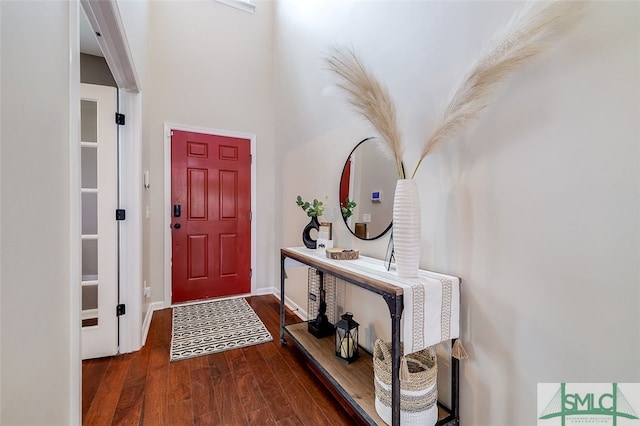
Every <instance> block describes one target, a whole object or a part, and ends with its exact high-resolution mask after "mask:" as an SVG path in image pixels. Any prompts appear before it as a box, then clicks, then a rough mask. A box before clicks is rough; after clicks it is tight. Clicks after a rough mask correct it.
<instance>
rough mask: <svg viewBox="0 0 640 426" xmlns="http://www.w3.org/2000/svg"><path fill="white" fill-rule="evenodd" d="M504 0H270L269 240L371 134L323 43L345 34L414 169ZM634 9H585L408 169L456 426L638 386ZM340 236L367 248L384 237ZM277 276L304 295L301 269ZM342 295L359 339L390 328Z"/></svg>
mask: <svg viewBox="0 0 640 426" xmlns="http://www.w3.org/2000/svg"><path fill="white" fill-rule="evenodd" d="M519 6H520V3H516V2H426V1H425V2H416V1H411V2H404V1H394V2H390V1H380V2H332V1H309V2H294V1H281V2H278V4H277V7H276V45H275V48H276V72H275V76H276V93H277V102H276V140H277V144H278V145H277V155H276V159H277V161H278V163H277V164H276V170H277V171H278V174H277V175H276V188H277V192H276V194H277V196H276V200H279V205H280V206H282V220H281V221H280V222H279V224H278V225H277V227H278V231H277V235H280V233H281V235H282V238H281V240H280V239H277V240H276V241H277V243H278V244H277V245H276V247H277V246H278V245H279V244H282V245H289V246H291V245H300V243H301V241H300V232H301V230H302V227H303V226H304V225H305V223H306V217H305V216H304V214H303V213H302V212H301V211H300V209H299V208H298V207H297V206H296V205H295V202H294V200H295V197H296V195H298V194H300V195H302V196H303V198H305V199H309V198H311V199H312V198H314V197H323V196H324V195H325V194H326V195H328V196H329V199H330V200H332V201H334V202H335V203H336V205H337V194H338V182H339V176H340V173H341V169H342V165H343V164H344V160H345V158H346V156H347V155H348V154H349V152H350V150H351V148H352V147H353V146H354V145H355V144H356V143H357V142H358V141H359V140H361V139H362V138H364V137H366V136H369V135H370V133H371V130H370V129H369V128H368V126H367V125H366V124H365V123H363V122H362V121H361V120H360V119H359V118H358V117H357V116H356V115H355V114H354V113H352V112H351V110H350V109H349V108H348V106H346V103H345V102H344V100H343V99H342V98H341V96H340V95H339V94H337V93H336V91H335V90H334V89H332V84H331V83H332V82H333V80H332V78H330V76H329V75H328V72H327V71H325V68H326V67H325V66H324V64H323V62H322V59H321V58H322V55H323V53H324V52H326V51H327V50H328V48H329V47H330V46H331V45H334V44H339V45H347V46H354V47H355V48H356V49H357V50H358V51H359V52H360V54H361V56H362V58H363V60H364V61H365V63H366V64H367V65H368V66H369V68H370V69H371V70H373V72H374V73H375V74H376V75H377V76H378V77H379V78H380V79H381V80H382V81H384V82H385V83H386V84H387V85H388V87H389V91H390V93H391V95H392V97H393V98H394V99H395V101H396V104H397V106H398V111H399V117H400V126H401V131H402V134H403V137H404V141H405V143H406V145H407V152H406V155H405V163H406V167H407V168H408V169H409V170H412V168H413V167H414V165H415V163H416V160H417V158H416V157H417V155H418V152H419V150H420V145H421V142H422V138H423V137H424V136H425V134H426V132H427V131H428V129H429V127H428V126H429V122H430V120H431V119H432V117H434V115H435V114H436V112H437V111H438V108H439V107H440V106H441V105H442V104H443V103H444V102H445V101H446V98H447V95H448V93H449V92H450V91H451V90H452V89H453V88H454V86H455V85H456V83H457V82H458V81H459V80H460V79H461V77H462V75H463V74H464V72H465V71H466V69H467V67H468V66H469V65H470V63H471V61H472V59H474V58H475V57H476V56H475V55H477V54H478V52H479V50H480V49H481V47H482V45H483V42H484V41H485V40H487V39H488V38H489V37H490V36H491V34H492V33H493V31H494V30H496V29H497V28H499V27H500V26H502V25H504V24H505V23H506V22H507V20H508V19H509V17H510V16H511V14H512V13H513V12H514V11H516V10H517V8H518V7H519ZM639 7H640V6H639V5H638V3H631V2H627V3H617V2H606V3H605V2H594V3H592V4H591V9H590V11H589V12H588V14H587V15H586V17H585V19H584V21H583V22H582V23H581V24H580V25H579V26H578V27H577V28H576V29H575V30H574V31H573V32H572V33H571V34H570V35H568V36H566V37H564V38H562V39H561V40H558V41H557V42H556V43H554V46H553V48H552V49H551V50H550V51H549V52H547V53H546V54H545V55H543V56H542V57H540V58H539V59H537V60H535V61H534V62H532V63H530V64H529V65H527V66H526V67H525V68H523V69H522V70H521V71H520V72H519V73H518V74H517V75H516V76H515V78H514V79H513V80H512V81H511V82H510V83H509V84H507V85H506V86H505V87H504V90H503V91H502V92H501V93H500V94H499V96H498V97H497V98H496V101H495V102H494V103H493V105H492V106H491V107H490V108H488V110H487V111H486V112H485V113H484V115H483V116H482V118H481V120H480V121H479V122H478V123H477V125H475V126H472V128H470V129H469V131H468V132H466V133H465V134H462V135H460V137H458V138H456V139H455V140H452V141H450V144H449V145H448V146H447V147H444V148H443V149H440V150H439V151H438V152H436V153H435V154H434V155H432V156H431V157H429V158H428V159H427V160H425V162H424V163H423V165H422V168H421V170H420V172H419V173H418V175H417V178H416V179H417V180H418V186H419V188H420V198H421V206H422V224H423V229H422V257H421V267H423V268H426V269H432V270H436V271H440V272H445V273H451V274H455V275H458V276H460V277H462V280H463V285H462V330H463V332H462V339H463V341H464V343H465V344H466V347H467V350H468V352H469V354H470V359H468V360H467V361H464V362H463V363H462V367H461V368H462V370H461V371H462V380H461V403H462V407H461V409H462V411H461V423H463V424H465V425H492V426H496V425H505V426H507V425H516V424H517V425H527V424H536V420H535V419H536V384H537V383H538V382H612V381H617V382H638V381H640V361H639V360H640V330H639V324H640V314H639V312H640V309H639V307H640V306H639V305H640V289H639V286H638V283H639V282H640V270H639V266H638V265H639V262H638V261H639V260H640V227H639V223H640V222H639V218H640V209H639V207H640V176H639V169H640V168H639V167H638V166H639V161H640V155H639V154H640V153H639V144H638V141H639V140H640V129H639V126H640V120H639V118H640V107H639V103H638V94H639V93H640V67H639V64H640V46H639V40H640V24H639V16H640V9H639ZM343 226H344V225H343V224H342V223H341V222H339V223H338V224H337V235H339V236H340V235H341V234H340V228H341V227H343ZM339 243H340V242H339ZM354 244H355V246H356V247H359V248H360V249H361V251H362V252H363V253H365V254H372V255H375V256H378V257H382V256H383V255H384V249H385V248H386V239H383V241H377V242H373V243H367V242H355V243H354ZM290 277H292V279H291V280H290V281H291V284H290V285H289V287H290V288H295V287H296V283H297V285H298V290H299V291H295V290H294V291H293V292H292V293H291V294H292V295H293V297H294V301H295V302H296V303H299V304H301V305H303V306H306V301H305V300H304V294H305V292H304V290H302V288H303V287H305V286H306V284H305V279H306V275H304V274H302V273H295V274H291V275H290ZM353 298H354V300H358V303H357V304H356V303H355V302H354V303H353V305H354V306H352V307H351V309H352V310H353V312H354V313H355V316H356V318H357V320H358V321H359V322H360V323H361V324H363V327H361V329H362V330H364V331H363V332H364V333H365V335H366V336H365V339H364V341H366V342H368V343H371V342H372V340H373V337H375V336H378V335H380V336H383V337H386V338H388V334H389V328H388V325H387V323H388V319H387V317H386V314H380V313H379V312H386V307H385V305H384V303H383V302H381V301H380V300H378V298H375V297H371V296H369V297H367V295H366V294H363V295H360V293H359V292H354V294H353ZM361 337H362V336H361ZM444 370H446V368H444ZM443 376H444V377H446V375H444V374H441V378H443Z"/></svg>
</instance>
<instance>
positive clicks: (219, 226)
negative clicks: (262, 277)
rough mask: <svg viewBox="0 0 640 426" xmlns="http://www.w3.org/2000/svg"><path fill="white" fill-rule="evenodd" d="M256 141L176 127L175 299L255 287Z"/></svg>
mask: <svg viewBox="0 0 640 426" xmlns="http://www.w3.org/2000/svg"><path fill="white" fill-rule="evenodd" d="M250 145H251V141H250V140H249V139H244V138H238V137H231V136H223V135H215V134H208V133H198V132H187V131H182V130H177V129H172V130H171V218H172V219H171V229H172V230H171V241H172V243H171V295H172V297H171V301H172V303H182V302H189V301H195V300H202V299H210V298H213V297H224V296H234V295H241V294H247V293H250V291H251V167H250V165H251V154H250V149H251V146H250Z"/></svg>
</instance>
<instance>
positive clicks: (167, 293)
mask: <svg viewBox="0 0 640 426" xmlns="http://www.w3.org/2000/svg"><path fill="white" fill-rule="evenodd" d="M171 130H180V131H183V132H195V133H205V134H209V135H216V136H225V137H231V138H240V139H249V140H250V141H251V146H250V154H251V158H252V161H251V212H252V214H253V218H252V220H251V270H252V271H253V273H252V274H251V294H255V292H256V276H257V275H258V274H257V271H256V218H257V214H256V199H257V197H256V163H257V158H256V155H255V152H256V135H255V134H253V133H241V132H235V131H230V130H220V129H211V128H204V127H196V126H188V125H184V124H176V123H169V122H165V123H164V132H163V134H164V303H163V307H165V308H166V307H169V306H171V247H172V233H171V232H169V229H170V227H171Z"/></svg>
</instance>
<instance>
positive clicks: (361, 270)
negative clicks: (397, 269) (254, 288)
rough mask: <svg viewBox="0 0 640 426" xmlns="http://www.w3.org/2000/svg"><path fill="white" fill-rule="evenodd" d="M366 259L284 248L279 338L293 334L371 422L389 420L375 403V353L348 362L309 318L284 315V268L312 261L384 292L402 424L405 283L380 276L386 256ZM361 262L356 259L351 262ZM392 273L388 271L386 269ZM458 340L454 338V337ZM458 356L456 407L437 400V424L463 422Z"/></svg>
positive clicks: (395, 418)
mask: <svg viewBox="0 0 640 426" xmlns="http://www.w3.org/2000/svg"><path fill="white" fill-rule="evenodd" d="M361 259H362V261H361V262H358V261H357V260H356V261H352V260H332V259H327V258H325V257H323V256H321V255H320V254H319V253H318V252H317V251H316V250H310V249H306V248H304V247H293V248H282V249H280V342H281V344H282V345H286V344H287V340H286V337H289V338H290V339H291V340H292V341H293V342H294V343H295V344H296V345H297V346H298V347H299V348H300V350H301V351H302V353H303V354H304V355H305V356H306V357H307V358H308V359H309V361H310V362H311V365H312V366H313V367H314V370H315V371H316V373H317V374H319V375H320V378H321V379H322V381H323V382H324V383H325V384H326V385H328V387H329V388H330V390H332V391H333V392H334V394H337V396H339V399H341V400H342V402H345V403H346V404H348V406H349V408H351V409H352V410H354V411H355V412H356V413H357V414H358V416H359V417H360V418H361V419H362V420H363V421H364V422H366V423H367V424H370V425H384V424H385V423H384V422H383V421H382V419H381V418H380V417H379V416H378V413H377V412H376V409H375V389H374V384H373V380H374V379H373V361H372V357H371V355H369V354H367V353H363V352H364V351H362V350H361V351H360V352H361V354H362V355H361V356H360V358H359V359H358V360H357V361H356V362H354V363H352V364H349V365H345V364H344V363H342V362H341V361H339V360H337V359H336V358H335V357H334V354H335V349H334V346H333V345H334V343H333V339H331V338H324V339H317V338H315V337H314V336H313V335H311V334H310V333H309V332H308V331H307V327H306V326H307V324H306V323H298V324H292V325H287V324H286V321H285V302H284V300H285V279H286V272H285V268H286V267H287V266H294V265H288V263H289V262H290V263H292V264H295V263H298V265H299V264H302V265H303V266H305V265H306V266H309V267H312V268H314V269H316V270H318V271H320V272H321V273H322V276H323V277H324V274H330V275H333V276H335V277H337V278H339V279H341V280H343V281H346V282H348V283H351V284H353V285H356V286H358V287H361V288H364V289H366V290H368V291H371V292H373V293H376V294H378V295H380V296H381V297H382V298H383V299H384V300H385V302H386V304H387V306H388V307H389V316H390V319H391V344H392V349H391V352H392V356H393V358H392V372H391V376H392V391H391V396H392V425H393V426H398V425H400V355H401V354H400V339H401V334H400V320H401V317H402V312H403V309H404V305H403V303H404V296H403V294H404V289H403V288H402V287H399V286H396V285H393V283H392V282H390V281H391V280H390V279H388V277H387V278H386V279H382V278H380V274H379V272H377V269H379V267H383V262H382V261H381V260H376V259H372V258H367V257H364V256H361ZM350 262H357V263H350ZM387 275H389V274H387ZM452 343H453V342H452ZM458 400H459V361H458V360H457V359H455V358H453V357H452V358H451V404H450V405H451V407H450V408H448V407H445V406H444V405H443V404H441V403H440V402H438V422H437V423H436V425H458V424H459V407H458Z"/></svg>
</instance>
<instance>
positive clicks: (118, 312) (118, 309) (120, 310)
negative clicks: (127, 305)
mask: <svg viewBox="0 0 640 426" xmlns="http://www.w3.org/2000/svg"><path fill="white" fill-rule="evenodd" d="M124 314H125V309H124V303H121V304H119V305H117V306H116V316H118V317H119V316H122V315H124Z"/></svg>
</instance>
